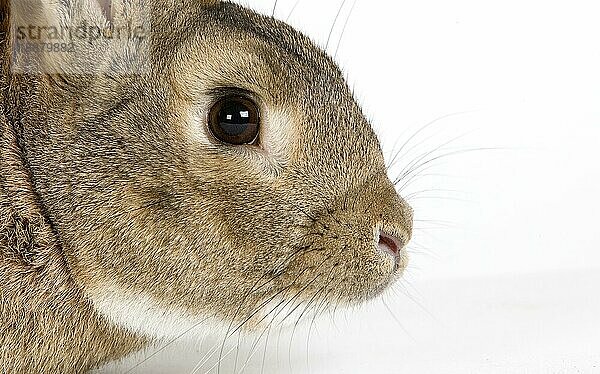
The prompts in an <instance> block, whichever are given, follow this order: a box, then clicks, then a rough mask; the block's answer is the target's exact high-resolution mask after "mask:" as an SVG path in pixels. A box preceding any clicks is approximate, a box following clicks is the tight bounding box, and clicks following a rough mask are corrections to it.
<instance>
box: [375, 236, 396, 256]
mask: <svg viewBox="0 0 600 374" xmlns="http://www.w3.org/2000/svg"><path fill="white" fill-rule="evenodd" d="M379 249H382V250H386V251H388V252H390V253H391V254H393V255H394V256H397V255H398V252H399V250H400V241H399V240H398V239H396V238H394V237H393V236H391V235H387V234H385V233H383V232H380V233H379Z"/></svg>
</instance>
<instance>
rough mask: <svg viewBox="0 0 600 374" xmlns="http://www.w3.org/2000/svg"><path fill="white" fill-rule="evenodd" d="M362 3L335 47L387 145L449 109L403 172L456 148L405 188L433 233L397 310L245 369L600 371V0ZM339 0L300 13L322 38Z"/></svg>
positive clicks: (404, 161) (268, 355) (348, 317)
mask: <svg viewBox="0 0 600 374" xmlns="http://www.w3.org/2000/svg"><path fill="white" fill-rule="evenodd" d="M273 3H274V1H272V0H269V1H258V0H257V1H250V2H248V5H250V6H251V7H252V8H254V9H257V10H259V11H261V12H264V13H269V14H270V13H271V9H272V7H273ZM295 3H296V1H295V0H285V1H284V0H279V2H278V4H277V8H276V11H275V15H276V17H278V18H280V19H284V20H285V19H287V18H288V15H289V14H290V12H291V9H292V8H294V5H295ZM352 3H353V1H352V0H348V1H346V2H345V5H344V8H343V9H342V11H341V12H340V15H339V17H338V22H337V24H336V25H335V27H334V28H333V33H332V36H331V38H330V43H329V51H330V53H331V54H335V53H336V50H337V59H338V61H339V62H340V64H341V66H342V67H343V69H344V71H345V72H346V73H347V75H348V79H349V82H350V84H351V85H352V86H353V87H354V89H355V91H356V94H357V98H358V100H359V101H360V103H361V104H362V105H363V107H364V109H365V112H366V113H367V114H368V116H369V118H370V119H371V120H372V123H373V126H374V127H375V128H376V130H377V131H378V133H379V134H380V135H381V139H382V142H383V145H384V149H385V152H386V156H388V159H391V157H392V155H393V154H394V149H396V150H397V149H399V146H400V145H401V144H403V143H404V142H405V141H406V140H407V139H409V138H410V137H411V135H412V134H414V133H415V132H416V131H418V130H419V129H420V128H422V127H423V126H425V125H427V124H428V123H430V122H432V121H435V122H434V123H433V124H431V125H430V126H428V127H425V128H424V130H422V131H421V132H419V133H418V134H417V135H416V136H415V137H414V138H412V140H411V141H410V142H409V143H408V144H407V146H405V147H404V149H405V150H408V151H407V152H403V153H402V154H401V155H400V157H399V158H398V160H397V164H396V165H397V167H395V168H393V169H392V172H391V176H392V177H395V176H397V175H398V174H399V173H400V172H401V169H402V168H403V167H406V166H407V165H410V162H411V161H412V160H414V159H415V158H416V157H419V156H420V155H422V154H424V153H425V152H428V151H434V153H433V154H432V156H433V157H435V156H436V155H441V154H445V153H448V152H450V153H453V155H451V156H449V157H445V158H440V159H438V160H436V161H435V162H432V163H429V164H427V165H428V166H432V168H431V169H426V170H425V171H424V174H428V175H425V176H422V177H420V178H419V179H416V181H415V183H413V184H411V185H410V186H409V187H408V188H407V189H406V190H405V191H403V192H404V194H405V195H407V196H410V197H411V199H410V201H411V204H412V205H413V206H414V208H415V210H416V223H415V226H416V228H417V229H416V231H415V235H414V242H413V244H412V245H411V260H412V262H411V265H410V267H409V270H408V272H407V274H406V278H405V280H404V281H403V282H401V284H400V285H398V287H397V289H396V290H395V293H394V292H391V293H390V294H388V295H387V296H386V299H385V300H387V304H388V306H389V309H390V311H388V310H387V308H385V306H384V305H383V304H382V303H381V302H380V301H375V302H373V303H372V304H371V305H369V306H367V307H365V308H363V309H361V310H356V311H349V312H346V313H345V315H344V316H345V317H344V318H342V319H341V321H340V320H339V319H338V320H337V322H335V323H334V322H332V321H329V320H326V321H322V322H319V323H318V324H317V325H318V326H317V327H315V328H314V329H313V331H312V335H311V339H310V340H308V335H307V333H306V330H304V329H300V330H301V331H300V332H296V337H295V338H294V339H291V338H289V337H283V338H280V341H277V342H276V343H275V341H276V339H275V338H273V337H271V339H270V342H269V344H268V345H267V348H266V349H264V348H262V343H261V344H260V347H261V348H259V349H258V354H256V355H255V356H257V357H258V358H256V357H255V359H254V360H251V362H250V364H249V366H247V367H246V372H249V373H254V372H266V373H271V372H273V373H279V372H289V371H291V372H298V373H304V372H310V373H401V372H409V373H600V322H598V321H597V318H598V317H597V316H599V315H600V301H599V300H598V299H599V297H600V292H599V291H600V290H599V288H600V287H599V286H600V270H599V268H600V230H599V228H598V225H599V224H600V217H599V214H600V199H598V195H597V194H598V191H600V165H599V163H600V105H599V104H600V5H599V3H598V2H597V1H577V0H576V1H568V2H567V1H533V0H520V1H515V0H505V1H501V2H490V1H481V0H479V1H475V0H472V1H467V0H458V1H442V0H436V1H434V0H420V1H386V2H383V1H379V2H374V1H366V0H359V1H358V2H357V3H356V5H355V6H354V9H353V12H352V14H351V17H350V18H349V19H348V18H347V17H348V14H349V12H350V9H351V8H352ZM339 4H340V2H337V1H335V2H334V1H327V2H326V1H322V0H321V1H315V0H300V1H299V2H298V4H297V6H296V7H295V8H294V12H293V13H292V14H291V17H289V22H290V23H292V24H293V25H294V26H296V27H298V28H300V29H301V30H303V31H304V32H306V33H307V34H309V35H310V36H311V37H312V38H313V39H314V40H316V41H317V42H318V43H319V44H320V45H323V46H324V45H325V44H326V41H327V39H328V35H329V32H330V29H331V26H332V23H333V21H334V19H335V17H336V13H337V11H338V7H339ZM347 19H348V22H347V24H346V20H347ZM345 24H346V27H345V30H344V35H343V39H341V41H340V34H341V31H342V29H344V25H345ZM338 41H340V42H339V49H338ZM448 142H449V143H448ZM446 143H448V144H446ZM440 146H442V147H441V148H439V149H438V147H440ZM481 148H486V150H475V149H481ZM436 149H437V150H436ZM462 151H464V152H462ZM456 152H459V153H456ZM461 152H462V153H461ZM418 191H425V192H422V193H419V194H417V195H411V194H412V193H417V192H418ZM418 304H420V305H421V306H418ZM303 334H304V335H303ZM290 340H291V341H292V343H290ZM215 341H218V339H217V340H215ZM233 343H235V341H234V342H233ZM212 344H214V342H213V343H212ZM217 344H218V343H217ZM234 345H235V344H234ZM209 347H211V342H210V338H208V343H207V342H203V343H202V345H200V346H199V347H196V348H195V350H194V349H192V352H191V353H190V352H188V353H182V350H183V348H181V347H177V348H175V347H170V348H169V349H167V350H166V351H167V352H169V353H165V354H161V355H158V356H156V357H154V358H152V359H150V360H148V361H147V363H146V364H144V365H142V366H141V367H140V368H139V370H141V371H139V372H156V373H159V372H186V373H187V372H191V369H192V368H193V367H194V366H195V365H196V364H197V363H198V362H199V361H200V359H201V358H202V357H203V356H204V355H205V354H206V352H207V349H208V348H209ZM188 349H190V348H189V346H188ZM282 352H283V353H282ZM150 353H152V351H150ZM239 356H240V357H241V358H240V359H239V362H238V364H237V365H235V366H237V369H240V368H241V366H242V365H241V363H242V362H243V361H245V357H247V354H246V353H244V350H243V348H242V353H240V354H239ZM263 357H264V360H263ZM227 360H229V362H228V361H227ZM139 361H140V356H137V357H135V358H133V359H132V360H131V361H130V362H128V363H126V364H124V365H123V366H122V367H125V368H127V367H130V366H131V364H132V363H135V362H139ZM213 362H214V357H213ZM228 364H229V365H230V366H231V358H230V356H229V358H226V360H225V367H227V365H228ZM210 367H211V365H204V366H202V368H201V369H199V370H198V371H197V372H199V373H202V372H207V371H209V370H208V369H210ZM114 370H115V371H116V372H119V370H120V369H114ZM153 370H154V371H153ZM221 372H233V371H232V369H231V367H230V368H229V369H225V370H224V371H223V370H222V371H221Z"/></svg>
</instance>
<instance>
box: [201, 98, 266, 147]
mask: <svg viewBox="0 0 600 374" xmlns="http://www.w3.org/2000/svg"><path fill="white" fill-rule="evenodd" d="M259 127H260V113H259V110H258V106H257V105H256V103H254V102H253V101H252V100H250V99H247V98H245V97H243V96H227V97H225V98H222V99H221V100H219V101H218V102H217V103H216V104H214V105H213V107H212V108H211V109H210V112H209V114H208V128H209V129H210V132H211V133H212V134H213V136H214V137H215V138H217V139H218V140H220V141H222V142H223V143H227V144H232V145H242V144H254V143H255V142H256V141H257V139H258V130H259Z"/></svg>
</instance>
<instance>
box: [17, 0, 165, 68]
mask: <svg viewBox="0 0 600 374" xmlns="http://www.w3.org/2000/svg"><path fill="white" fill-rule="evenodd" d="M11 1H12V4H11V5H12V6H11V34H12V51H13V53H12V59H13V61H12V67H13V70H14V71H16V72H27V73H49V74H65V75H90V74H91V75H97V74H111V75H114V74H136V73H137V72H139V71H140V69H144V68H145V67H147V65H146V63H147V62H148V60H149V59H148V56H147V52H148V51H149V50H150V48H149V45H150V43H149V38H150V36H151V35H150V33H151V29H150V26H151V8H152V1H153V0H11Z"/></svg>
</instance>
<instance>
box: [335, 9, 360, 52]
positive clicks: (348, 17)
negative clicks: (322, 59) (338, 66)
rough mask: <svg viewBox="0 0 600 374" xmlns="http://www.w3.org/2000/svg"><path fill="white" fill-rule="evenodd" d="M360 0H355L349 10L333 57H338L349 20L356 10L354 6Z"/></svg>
mask: <svg viewBox="0 0 600 374" xmlns="http://www.w3.org/2000/svg"><path fill="white" fill-rule="evenodd" d="M357 1H358V0H354V1H353V2H352V6H351V7H350V11H349V12H348V16H346V21H345V22H344V26H343V27H342V32H341V33H340V38H339V39H338V43H337V46H336V47H335V53H334V54H333V57H334V58H335V57H337V54H338V51H339V49H340V45H341V44H342V40H343V38H344V33H345V32H346V26H348V21H350V18H351V17H352V13H353V11H354V7H355V6H356V2H357Z"/></svg>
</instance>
